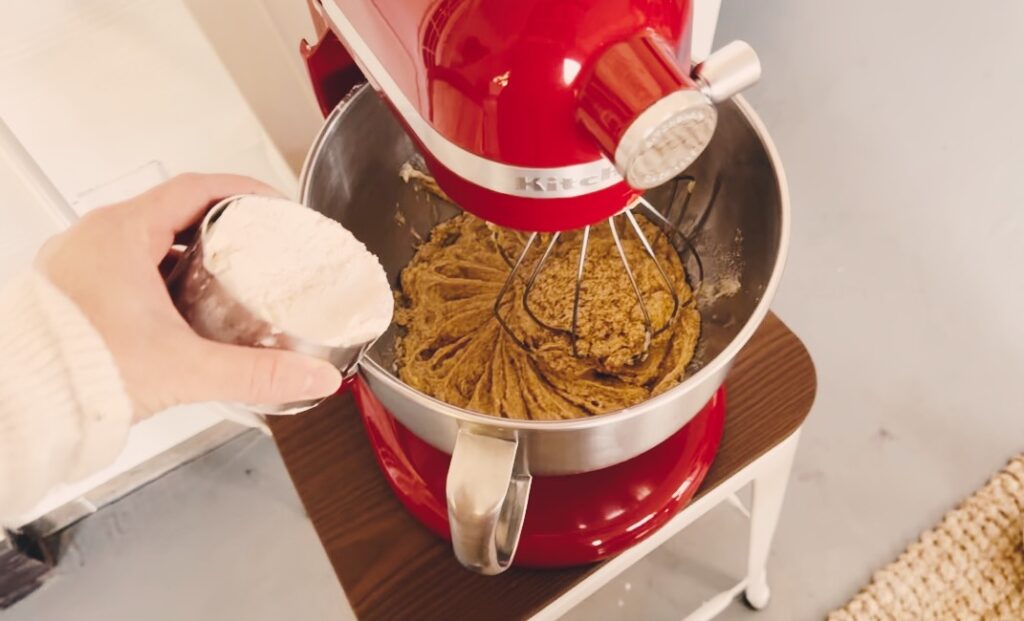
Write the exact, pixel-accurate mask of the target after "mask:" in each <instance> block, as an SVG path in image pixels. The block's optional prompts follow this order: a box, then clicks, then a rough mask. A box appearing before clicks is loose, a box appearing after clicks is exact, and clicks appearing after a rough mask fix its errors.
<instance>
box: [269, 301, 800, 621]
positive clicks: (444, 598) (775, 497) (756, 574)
mask: <svg viewBox="0 0 1024 621" xmlns="http://www.w3.org/2000/svg"><path fill="white" fill-rule="evenodd" d="M727 386H728V390H729V404H728V410H727V413H726V421H725V430H724V433H723V436H722V443H721V446H720V448H719V453H718V455H717V457H716V459H715V463H714V464H713V465H712V467H711V471H710V472H709V473H708V476H707V478H706V479H705V480H704V483H703V484H702V485H701V488H700V490H698V492H697V495H696V496H695V498H694V500H693V502H691V504H690V505H689V506H687V508H686V509H684V510H683V511H682V512H680V513H679V514H678V515H676V516H675V517H674V518H673V519H672V520H671V521H670V522H669V523H668V524H666V525H665V526H664V527H662V528H661V529H660V530H659V531H657V532H656V533H655V534H654V535H652V536H651V537H649V538H648V539H646V540H645V541H643V542H641V543H640V544H638V545H636V546H634V547H633V548H630V549H629V550H627V551H625V552H623V553H622V554H620V555H618V556H616V557H614V558H612V559H609V560H607V561H604V562H602V563H598V564H595V565H591V566H587V567H576V568H571V569H559V570H526V569H519V568H515V567H513V568H512V569H510V570H508V571H507V572H505V573H503V574H501V575H499V576H493V577H485V576H480V575H477V574H473V573H471V572H469V571H467V570H465V569H463V568H462V567H461V566H460V565H459V564H458V563H457V562H456V560H455V557H454V556H453V554H452V551H451V547H450V544H449V543H448V542H446V541H442V540H440V539H438V538H436V537H435V536H434V535H433V534H431V533H430V532H429V531H427V529H426V528H424V527H423V526H421V525H420V524H419V522H417V521H416V520H415V519H413V518H412V516H410V515H409V514H408V513H407V512H406V511H405V509H404V508H403V507H402V506H401V504H400V503H399V501H398V499H397V498H395V497H394V495H393V494H392V493H391V490H390V488H389V487H388V485H387V483H386V482H385V480H384V477H383V475H382V474H381V473H380V470H379V469H378V467H377V463H376V461H375V460H374V456H373V453H372V450H371V448H370V444H369V442H368V441H367V439H366V435H365V433H364V432H363V427H362V424H361V422H360V420H359V414H358V412H357V411H356V408H355V404H354V403H353V401H352V399H351V397H350V396H349V395H347V394H346V395H340V396H338V397H337V398H334V399H331V400H329V401H328V402H325V403H324V404H323V405H321V406H319V407H318V408H316V409H315V410H313V411H310V412H308V413H306V414H303V415H302V416H297V417H275V418H273V419H272V421H271V428H272V429H273V432H274V437H275V439H276V441H277V445H278V448H279V449H280V451H281V455H282V456H283V458H284V462H285V465H286V466H287V468H288V471H289V473H290V474H291V477H292V480H293V481H294V483H295V486H296V488H297V489H298V492H299V496H300V498H301V499H302V502H303V504H304V505H305V507H306V510H307V512H308V513H309V516H310V518H311V519H312V521H313V525H314V526H315V528H316V531H317V534H318V535H319V537H320V540H321V542H322V543H323V546H324V549H325V551H326V552H327V555H328V557H329V558H330V560H331V564H332V565H333V567H334V571H335V572H336V573H337V575H338V578H339V580H340V581H341V585H342V587H343V588H344V589H345V593H346V595H347V596H348V600H349V603H350V604H351V605H352V608H353V610H354V611H355V613H356V616H357V617H358V618H359V619H361V620H369V621H373V620H377V619H382V620H384V619H386V620H391V619H445V620H447V619H475V618H481V619H494V620H497V619H527V618H532V619H538V620H546V619H555V618H557V617H558V616H560V615H562V614H564V613H565V612H566V611H567V610H569V609H570V608H572V606H574V605H576V604H577V603H579V602H580V601H582V600H583V599H584V598H586V597H587V596H588V595H590V594H591V593H593V592H594V591H596V590H597V589H598V588H599V587H600V586H601V585H603V584H605V583H607V582H608V581H609V580H611V579H612V578H613V577H615V576H616V575H618V574H619V573H621V572H622V571H624V570H625V569H627V568H628V567H629V566H631V565H632V564H633V563H635V562H637V561H638V560H640V559H641V558H643V557H644V556H645V555H646V554H647V553H648V552H650V551H651V550H653V549H654V548H656V547H657V546H659V545H661V544H662V543H664V542H665V541H666V540H668V539H669V538H670V537H672V535H674V534H676V533H677V532H679V531H680V530H682V529H683V528H685V527H686V526H687V525H689V524H691V523H692V522H693V521H694V520H696V519H697V518H698V517H699V516H700V515H702V514H704V513H706V512H707V511H708V510H709V509H711V508H712V507H714V506H715V505H717V504H718V503H720V502H723V501H727V500H735V498H736V496H735V495H736V492H737V491H738V490H739V489H740V488H742V487H743V486H744V485H747V484H748V483H752V484H753V491H754V495H753V505H752V507H751V508H750V517H751V536H750V550H749V554H748V563H747V576H746V578H745V579H744V580H742V581H741V582H740V583H739V584H737V585H736V586H735V587H733V588H732V589H730V590H728V591H725V592H723V593H722V594H720V595H718V596H716V597H715V598H713V599H712V600H710V601H708V602H706V603H705V604H704V605H703V606H702V607H701V608H700V609H699V610H697V611H695V612H694V613H693V614H691V615H690V617H688V618H689V619H691V620H693V621H697V620H699V619H708V618H711V617H712V616H714V615H715V614H717V613H718V612H720V611H721V610H722V609H723V608H724V607H725V606H727V605H728V604H729V602H730V601H731V600H732V599H733V598H734V597H735V596H736V595H738V594H739V593H740V592H745V593H746V596H747V599H748V601H749V602H750V603H751V605H752V606H754V607H755V608H758V607H761V606H764V605H765V604H767V602H768V594H769V591H768V585H767V575H766V572H765V562H766V559H767V557H768V550H769V548H770V545H771V539H772V535H773V533H774V531H775V525H776V523H777V521H778V516H779V510H780V508H781V506H782V500H783V496H784V495H785V490H786V482H787V481H788V478H789V472H790V468H791V465H792V461H793V454H794V452H795V450H796V446H797V441H798V439H799V432H800V427H801V425H802V424H803V422H804V419H805V418H806V417H807V414H808V413H809V412H810V409H811V404H812V402H813V401H814V393H815V388H816V380H815V374H814V365H813V363H812V362H811V358H810V356H809V355H808V353H807V350H806V349H805V348H804V346H803V344H802V343H801V342H800V340H799V339H798V338H797V337H796V335H795V334H793V333H792V332H791V331H790V330H789V329H788V328H787V327H786V326H785V325H784V324H783V323H782V322H781V321H780V320H779V319H778V318H777V317H775V316H774V315H769V316H768V317H767V318H766V319H765V321H764V323H763V324H762V326H761V327H760V329H759V330H758V331H757V333H756V334H755V335H754V337H753V339H751V341H750V343H749V344H748V345H747V347H746V348H744V350H743V352H742V353H741V354H740V357H739V359H738V360H737V362H736V365H735V366H734V368H733V371H732V373H731V374H730V376H729V379H728V382H727ZM735 504H738V501H737V502H736V503H735Z"/></svg>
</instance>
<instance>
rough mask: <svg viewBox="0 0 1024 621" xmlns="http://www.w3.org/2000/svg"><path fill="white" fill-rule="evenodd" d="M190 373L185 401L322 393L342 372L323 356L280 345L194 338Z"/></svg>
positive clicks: (272, 399) (258, 400) (281, 399)
mask: <svg viewBox="0 0 1024 621" xmlns="http://www.w3.org/2000/svg"><path fill="white" fill-rule="evenodd" d="M196 341H198V343H197V349H198V351H196V352H195V356H196V357H195V358H193V360H201V361H203V362H202V369H201V371H200V372H199V373H191V374H188V375H189V380H188V383H189V384H191V385H189V386H187V387H185V389H186V390H187V391H188V393H189V394H188V395H187V396H188V397H189V399H188V400H189V401H234V402H238V403H246V404H260V405H280V404H283V403H289V402H292V401H303V400H307V399H318V398H321V397H327V396H330V395H332V394H334V393H335V392H337V390H338V388H340V387H341V373H340V372H339V371H338V369H336V368H335V367H334V365H332V364H330V363H329V362H326V361H324V360H319V359H317V358H312V357H309V356H304V355H302V354H297V353H295V352H290V351H283V350H279V349H259V348H255V347H242V346H239V345H225V344H222V343H216V342H214V341H208V340H206V339H202V338H198V337H197V338H196Z"/></svg>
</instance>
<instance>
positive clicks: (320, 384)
mask: <svg viewBox="0 0 1024 621" xmlns="http://www.w3.org/2000/svg"><path fill="white" fill-rule="evenodd" d="M339 388H341V373H340V372H339V371H338V369H336V368H334V367H333V366H330V365H328V364H318V365H316V367H314V368H313V370H312V371H310V373H309V375H307V376H306V386H305V393H306V394H307V395H309V396H310V397H327V396H330V395H333V394H334V393H336V392H338V389H339Z"/></svg>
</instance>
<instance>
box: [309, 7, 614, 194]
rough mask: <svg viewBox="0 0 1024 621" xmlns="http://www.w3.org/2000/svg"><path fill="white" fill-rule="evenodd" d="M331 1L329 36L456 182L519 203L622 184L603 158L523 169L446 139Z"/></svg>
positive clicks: (328, 16) (327, 15) (327, 16)
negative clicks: (331, 34) (346, 50)
mask: <svg viewBox="0 0 1024 621" xmlns="http://www.w3.org/2000/svg"><path fill="white" fill-rule="evenodd" d="M337 2H338V0H324V2H323V8H324V13H325V16H326V18H327V20H328V21H329V22H330V23H331V25H332V26H333V27H334V32H335V33H336V34H337V35H338V36H339V37H340V38H341V39H342V41H344V43H345V44H346V45H347V46H348V47H349V49H350V50H351V51H352V52H353V57H354V58H355V60H356V63H357V64H358V65H359V68H360V69H362V70H363V73H364V74H365V75H366V77H367V79H368V80H370V83H371V85H373V87H374V88H375V89H377V90H379V91H381V92H383V93H384V95H385V96H386V97H387V98H388V100H389V101H390V102H391V105H393V106H394V107H395V109H396V110H398V113H399V114H400V115H401V116H402V118H403V119H404V120H405V122H406V125H407V126H408V127H409V129H410V130H411V131H412V132H413V133H414V134H415V135H416V138H417V139H418V140H419V141H420V142H421V143H422V144H423V146H424V147H425V148H426V149H427V151H429V152H430V154H431V155H433V156H434V157H435V158H437V159H438V160H439V161H440V162H441V163H442V164H444V165H445V166H446V167H447V168H448V169H449V170H451V171H452V172H453V173H455V174H456V175H458V176H459V177H462V178H463V179H465V180H467V181H470V182H472V183H475V184H476V185H478V186H481V187H483V188H486V189H488V190H492V191H494V192H499V193H501V194H507V195H509V196H519V197H523V198H573V197H576V196H583V195H586V194H591V193H593V192H597V191H600V190H604V189H605V188H609V187H611V186H613V185H615V184H616V183H619V182H621V181H622V180H623V179H622V175H620V174H619V172H618V171H617V170H616V169H615V165H614V164H612V162H611V160H609V159H608V158H606V157H602V158H601V159H598V160H594V161H591V162H586V163H583V164H573V165H571V166H559V167H555V168H524V167H519V166H511V165H509V164H504V163H502V162H496V161H494V160H489V159H487V158H484V157H480V156H479V155H477V154H475V153H472V152H471V151H467V150H466V149H463V148H462V147H460V146H458V145H457V144H455V143H454V142H452V141H450V140H448V139H447V138H445V137H444V136H443V135H441V133H440V132H438V131H437V130H436V129H434V127H433V126H432V125H431V124H430V123H429V122H428V121H427V120H426V119H424V118H423V116H422V115H421V114H420V112H419V110H418V109H417V108H416V107H415V106H414V105H413V104H412V102H410V101H409V99H408V98H407V97H406V96H405V93H403V92H402V89H401V88H400V87H399V86H398V84H397V83H395V81H394V79H393V78H392V77H391V74H389V73H388V72H387V70H386V69H385V68H384V66H383V65H382V64H381V62H380V60H379V59H378V58H377V56H376V55H375V54H374V53H373V51H372V50H371V49H370V47H369V46H368V45H367V44H366V42H365V41H363V39H362V37H361V36H359V33H358V32H356V29H355V26H353V25H352V23H351V22H350V21H348V19H347V18H346V17H345V13H344V12H343V11H342V9H341V8H340V7H339V6H338V5H337Z"/></svg>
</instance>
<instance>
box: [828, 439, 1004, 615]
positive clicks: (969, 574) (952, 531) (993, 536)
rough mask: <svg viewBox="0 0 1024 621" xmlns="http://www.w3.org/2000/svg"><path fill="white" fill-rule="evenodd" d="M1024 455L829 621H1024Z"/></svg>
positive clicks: (919, 540)
mask: <svg viewBox="0 0 1024 621" xmlns="http://www.w3.org/2000/svg"><path fill="white" fill-rule="evenodd" d="M1022 526H1024V454H1022V455H1019V456H1017V457H1016V458H1015V459H1013V460H1012V461H1011V462H1010V463H1009V464H1008V465H1007V466H1006V468H1004V469H1003V470H1002V471H1001V472H999V473H998V474H997V475H995V476H994V477H992V479H991V480H990V481H989V482H988V483H986V484H985V486H984V487H983V488H981V489H980V490H978V491H977V492H976V493H975V494H974V495H973V496H971V497H970V498H968V499H967V500H965V501H964V502H963V503H962V504H961V505H960V506H959V507H957V508H956V509H954V510H953V511H951V512H950V513H949V514H947V515H946V517H945V518H943V520H942V522H941V523H940V524H939V525H938V526H936V527H935V528H933V529H932V530H930V531H928V532H926V533H924V534H923V535H921V538H920V539H918V540H917V541H916V542H915V543H913V544H911V545H910V547H908V548H907V549H906V550H905V551H904V552H903V554H901V555H900V557H899V558H898V559H896V561H895V562H893V563H891V564H890V565H888V566H887V567H885V568H884V569H882V570H881V571H879V572H878V573H876V574H875V575H874V576H873V578H872V580H871V584H869V585H868V586H867V587H866V588H865V589H864V590H863V591H861V592H860V593H859V594H857V596H856V597H854V598H853V599H852V600H851V601H850V603H849V604H847V605H846V607H845V608H843V609H841V610H837V611H835V612H833V613H832V614H830V615H829V616H828V621H864V620H875V619H879V620H881V619H885V620H893V621H904V620H917V619H922V620H932V619H934V620H936V621H938V620H942V621H945V620H946V619H983V620H985V621H989V620H998V621H1020V620H1024V549H1022Z"/></svg>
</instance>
